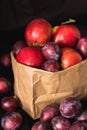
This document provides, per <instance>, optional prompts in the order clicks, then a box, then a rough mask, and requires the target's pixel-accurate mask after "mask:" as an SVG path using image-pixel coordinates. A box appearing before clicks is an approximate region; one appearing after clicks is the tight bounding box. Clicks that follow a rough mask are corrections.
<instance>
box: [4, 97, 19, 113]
mask: <svg viewBox="0 0 87 130" xmlns="http://www.w3.org/2000/svg"><path fill="white" fill-rule="evenodd" d="M19 106H20V101H19V100H18V99H17V98H15V97H13V96H6V97H3V98H2V99H1V108H2V109H3V110H4V111H7V112H13V111H15V110H17V109H18V108H19Z"/></svg>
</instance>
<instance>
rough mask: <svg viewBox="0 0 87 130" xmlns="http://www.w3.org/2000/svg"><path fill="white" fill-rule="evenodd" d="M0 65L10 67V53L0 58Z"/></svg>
mask: <svg viewBox="0 0 87 130" xmlns="http://www.w3.org/2000/svg"><path fill="white" fill-rule="evenodd" d="M0 64H1V65H2V66H4V67H11V56H10V53H4V54H2V55H1V57H0Z"/></svg>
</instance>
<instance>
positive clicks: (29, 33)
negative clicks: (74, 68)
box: [25, 18, 52, 46]
mask: <svg viewBox="0 0 87 130" xmlns="http://www.w3.org/2000/svg"><path fill="white" fill-rule="evenodd" d="M51 36H52V26H51V24H50V23H49V22H48V21H47V20H45V19H42V18H40V19H34V20H32V21H31V22H29V23H28V24H27V26H26V28H25V40H26V42H27V44H28V45H29V46H30V45H33V43H36V44H37V45H40V46H43V44H44V43H46V42H47V41H49V40H50V39H51Z"/></svg>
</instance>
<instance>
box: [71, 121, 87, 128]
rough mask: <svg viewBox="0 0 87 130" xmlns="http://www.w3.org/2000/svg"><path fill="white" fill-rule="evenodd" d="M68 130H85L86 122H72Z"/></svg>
mask: <svg viewBox="0 0 87 130" xmlns="http://www.w3.org/2000/svg"><path fill="white" fill-rule="evenodd" d="M69 130H87V122H85V121H75V122H73V124H72V125H71V127H70V128H69Z"/></svg>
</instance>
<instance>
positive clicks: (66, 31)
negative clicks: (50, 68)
mask: <svg viewBox="0 0 87 130" xmlns="http://www.w3.org/2000/svg"><path fill="white" fill-rule="evenodd" d="M80 38H81V33H80V31H79V29H78V28H77V27H76V26H75V25H69V24H66V25H60V26H59V27H58V29H57V30H56V33H55V34H54V36H53V41H54V42H55V43H56V44H58V45H60V46H62V47H66V46H67V47H74V46H75V45H76V43H77V41H78V40H79V39H80Z"/></svg>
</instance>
